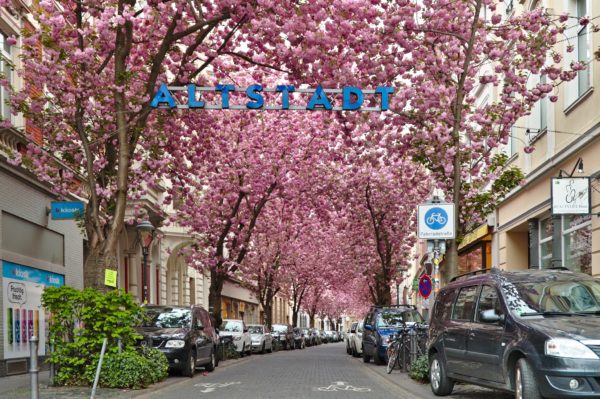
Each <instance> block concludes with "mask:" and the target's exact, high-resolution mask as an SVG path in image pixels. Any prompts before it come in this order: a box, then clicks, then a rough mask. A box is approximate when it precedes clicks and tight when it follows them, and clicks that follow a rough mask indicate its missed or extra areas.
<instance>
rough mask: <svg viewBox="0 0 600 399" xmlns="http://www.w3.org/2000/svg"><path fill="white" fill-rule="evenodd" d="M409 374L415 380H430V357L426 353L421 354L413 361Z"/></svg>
mask: <svg viewBox="0 0 600 399" xmlns="http://www.w3.org/2000/svg"><path fill="white" fill-rule="evenodd" d="M408 375H409V376H410V378H412V379H413V380H417V381H419V382H428V381H429V358H428V357H427V356H426V355H423V356H420V357H419V358H418V359H417V360H416V361H414V362H413V363H411V365H410V371H409V372H408Z"/></svg>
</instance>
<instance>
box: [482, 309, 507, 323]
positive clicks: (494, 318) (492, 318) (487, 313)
mask: <svg viewBox="0 0 600 399" xmlns="http://www.w3.org/2000/svg"><path fill="white" fill-rule="evenodd" d="M479 320H481V321H482V322H484V323H498V322H502V321H504V315H499V314H498V313H496V311H495V310H494V309H488V310H484V311H483V312H481V313H479Z"/></svg>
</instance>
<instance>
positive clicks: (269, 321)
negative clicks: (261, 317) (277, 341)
mask: <svg viewBox="0 0 600 399" xmlns="http://www.w3.org/2000/svg"><path fill="white" fill-rule="evenodd" d="M263 310H264V312H265V325H266V326H267V327H268V328H269V330H270V329H271V326H272V325H273V303H272V302H271V303H265V304H264V305H263Z"/></svg>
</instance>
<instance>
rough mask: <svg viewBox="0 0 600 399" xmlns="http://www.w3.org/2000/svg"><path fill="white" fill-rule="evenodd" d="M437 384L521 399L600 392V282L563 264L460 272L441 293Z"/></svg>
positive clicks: (435, 335) (434, 351)
mask: <svg viewBox="0 0 600 399" xmlns="http://www.w3.org/2000/svg"><path fill="white" fill-rule="evenodd" d="M432 315H433V317H432V319H431V320H432V321H431V326H430V338H429V342H428V354H429V362H430V366H431V371H430V378H431V389H432V391H433V393H434V394H436V395H438V396H444V395H449V394H450V393H451V392H452V389H453V387H454V382H455V381H465V382H469V383H472V384H477V385H482V386H487V387H492V388H496V389H502V390H506V391H513V392H515V397H517V398H522V399H531V398H536V399H537V398H541V397H545V398H570V397H586V398H589V397H595V398H598V397H600V280H596V279H594V278H592V277H590V276H588V275H586V274H581V273H574V272H571V271H568V270H566V269H564V270H535V271H534V270H527V271H522V272H504V271H500V270H497V269H491V270H490V272H489V273H485V274H473V273H470V274H469V275H464V276H459V277H457V278H455V279H452V281H451V282H450V283H449V284H448V285H447V286H446V287H444V288H443V289H442V290H441V291H440V292H439V294H438V295H437V298H436V301H435V305H434V308H433V313H432Z"/></svg>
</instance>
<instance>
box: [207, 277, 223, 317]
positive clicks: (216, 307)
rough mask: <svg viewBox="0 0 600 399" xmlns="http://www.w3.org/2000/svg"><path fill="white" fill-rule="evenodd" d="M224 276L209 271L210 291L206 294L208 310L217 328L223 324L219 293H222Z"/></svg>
mask: <svg viewBox="0 0 600 399" xmlns="http://www.w3.org/2000/svg"><path fill="white" fill-rule="evenodd" d="M224 282H225V276H224V275H223V274H221V273H218V272H217V271H215V270H211V271H210V290H209V293H208V309H209V311H210V313H211V314H212V316H213V317H214V319H215V323H216V325H217V326H220V325H221V324H222V323H223V317H222V315H221V305H222V301H221V292H222V291H223V283H224Z"/></svg>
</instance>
